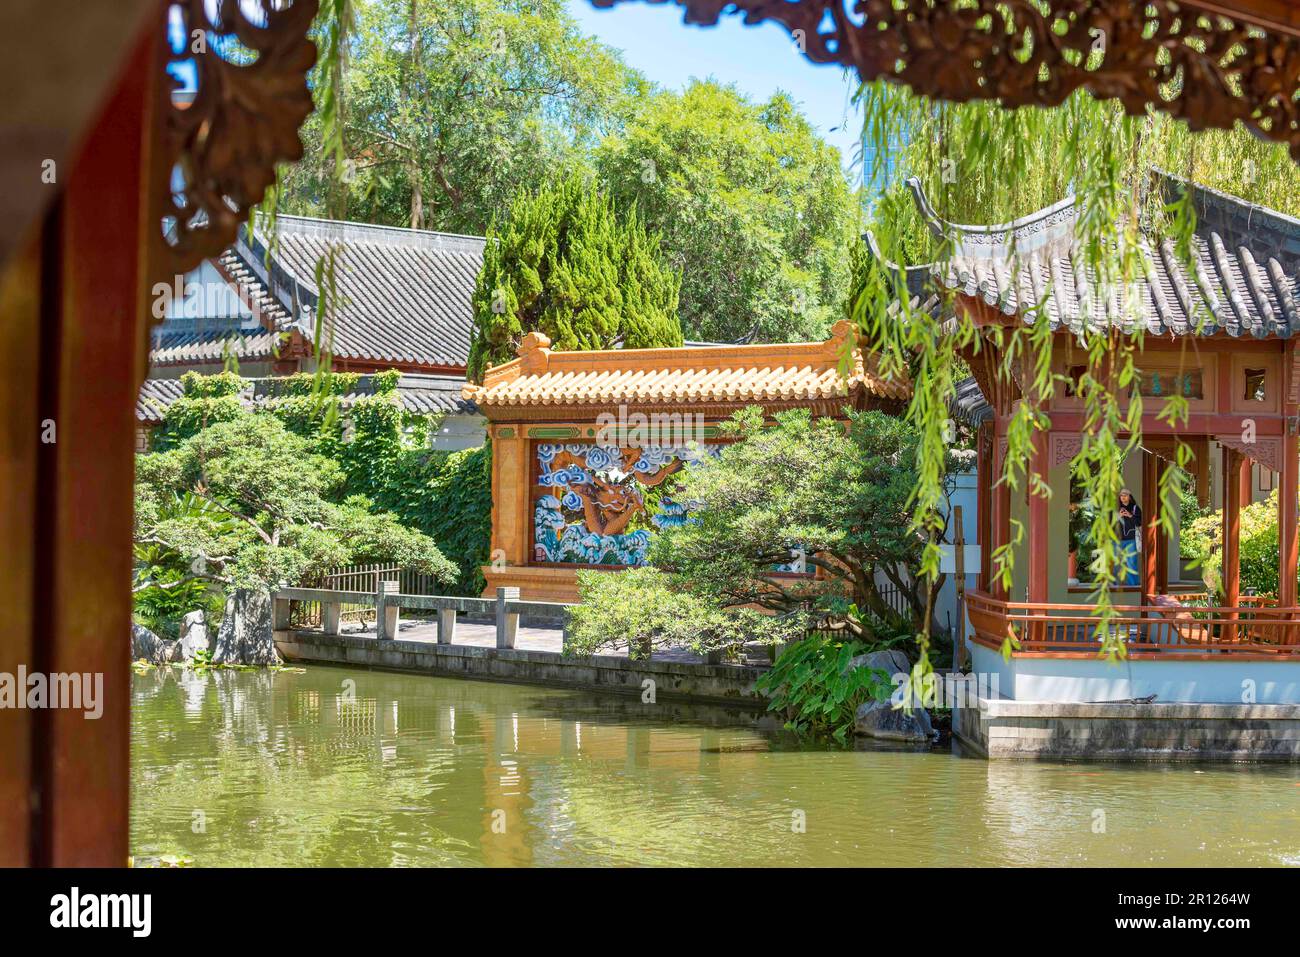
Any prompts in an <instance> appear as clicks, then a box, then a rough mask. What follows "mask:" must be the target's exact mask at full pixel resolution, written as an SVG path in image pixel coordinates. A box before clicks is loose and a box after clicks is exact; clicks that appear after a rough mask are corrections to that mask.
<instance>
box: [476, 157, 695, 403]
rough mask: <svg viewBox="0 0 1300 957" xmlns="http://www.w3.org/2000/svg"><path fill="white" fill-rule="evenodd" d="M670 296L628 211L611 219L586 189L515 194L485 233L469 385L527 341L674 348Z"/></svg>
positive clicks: (563, 346)
mask: <svg viewBox="0 0 1300 957" xmlns="http://www.w3.org/2000/svg"><path fill="white" fill-rule="evenodd" d="M680 287H681V277H680V276H679V275H678V274H677V273H676V272H674V271H673V270H672V269H671V268H669V267H668V266H666V265H665V264H664V262H663V260H662V258H661V257H660V253H659V241H658V239H657V238H656V237H654V236H652V235H650V234H649V233H647V232H646V230H645V228H644V227H643V226H642V225H641V223H640V220H639V219H638V218H637V216H636V213H635V211H631V212H629V213H627V214H626V215H623V216H620V215H618V214H617V213H616V212H615V210H614V208H613V206H612V205H611V204H610V202H609V200H608V199H607V198H605V197H604V196H603V195H602V194H601V193H600V192H599V191H598V190H597V189H596V188H595V187H594V185H593V184H592V183H591V182H589V181H587V180H586V179H583V178H580V177H571V178H568V179H565V180H562V181H559V182H556V183H553V184H551V185H549V186H546V187H543V188H542V189H540V190H538V191H537V192H535V193H527V194H524V195H522V196H520V197H519V198H518V199H517V200H516V201H515V203H514V206H513V207H512V209H511V211H510V215H509V217H508V218H507V219H506V220H505V221H504V222H502V223H499V224H494V225H493V227H492V228H491V229H490V230H489V231H488V243H487V248H486V250H485V251H484V255H483V269H482V271H481V272H480V273H479V277H478V285H477V287H476V288H475V290H474V341H473V343H472V345H471V346H470V354H469V377H470V379H471V380H472V381H475V382H481V381H482V380H483V373H484V371H485V370H487V369H488V368H490V367H491V366H494V365H498V364H500V363H502V362H508V361H509V360H511V359H513V358H514V357H515V349H516V348H517V347H518V345H519V341H520V340H521V339H522V338H523V337H524V336H525V335H527V334H528V333H529V332H533V331H538V332H541V333H543V334H544V335H546V336H547V337H549V338H550V340H551V347H552V348H554V349H557V350H577V349H611V348H615V347H617V346H619V345H621V346H622V347H623V348H627V349H644V348H652V347H655V346H680V345H681V344H682V331H681V326H680V325H679V324H678V321H677V294H678V290H679V289H680Z"/></svg>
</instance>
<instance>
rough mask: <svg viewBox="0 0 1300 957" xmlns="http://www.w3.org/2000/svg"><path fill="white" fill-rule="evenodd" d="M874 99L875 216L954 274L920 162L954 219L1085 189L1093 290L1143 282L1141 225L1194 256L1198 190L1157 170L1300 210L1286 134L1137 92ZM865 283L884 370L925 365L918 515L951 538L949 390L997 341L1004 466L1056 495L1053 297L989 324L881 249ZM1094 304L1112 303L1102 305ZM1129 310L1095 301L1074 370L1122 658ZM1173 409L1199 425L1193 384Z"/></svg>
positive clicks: (917, 252)
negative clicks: (1049, 472) (923, 293)
mask: <svg viewBox="0 0 1300 957" xmlns="http://www.w3.org/2000/svg"><path fill="white" fill-rule="evenodd" d="M860 101H861V102H862V103H863V105H864V113H865V121H864V130H863V135H864V138H865V139H866V140H867V141H870V142H874V143H878V144H890V145H896V146H897V148H896V149H894V150H892V151H888V150H880V151H878V154H877V164H876V166H875V168H874V169H873V170H871V171H870V174H871V175H872V177H873V178H874V179H876V180H877V181H883V180H885V179H886V177H887V178H888V182H885V185H884V191H883V194H882V196H881V198H880V200H879V201H878V202H877V203H876V205H875V208H874V211H873V220H874V222H873V225H872V231H873V233H874V235H875V237H876V240H877V241H878V243H879V247H880V251H881V253H882V255H883V256H884V257H885V258H886V259H888V260H891V261H892V262H895V263H902V264H911V263H917V262H931V261H936V262H937V263H938V264H939V265H938V266H937V267H936V269H935V272H936V273H937V274H943V273H945V272H946V270H947V269H948V268H949V266H950V265H951V263H950V260H951V259H952V256H953V243H952V237H951V236H950V235H944V236H941V237H934V236H932V235H930V233H929V231H928V227H927V226H926V225H925V223H924V222H923V221H922V218H921V217H920V215H919V214H918V212H917V211H916V209H915V206H914V204H913V203H912V201H911V197H909V196H908V195H907V191H906V186H905V179H906V178H907V177H910V176H916V177H917V178H919V179H920V181H921V183H922V184H923V186H924V187H925V189H926V192H927V195H928V196H929V197H930V198H931V200H932V202H933V205H934V207H935V210H936V211H937V214H938V215H939V216H940V217H941V218H942V219H944V220H946V221H948V222H954V223H963V222H965V223H970V222H974V223H998V222H1005V221H1008V220H1011V219H1014V218H1016V217H1019V216H1023V215H1025V214H1027V213H1029V212H1033V211H1035V210H1038V209H1041V208H1043V207H1045V206H1047V205H1049V204H1051V203H1055V202H1057V201H1058V200H1060V199H1062V198H1064V197H1065V196H1067V195H1069V194H1070V193H1071V192H1073V193H1074V195H1075V208H1076V211H1077V216H1076V219H1075V224H1074V246H1073V248H1072V250H1071V256H1072V259H1073V261H1074V263H1075V268H1076V270H1077V269H1081V268H1082V269H1085V270H1086V271H1087V272H1088V274H1089V276H1090V283H1089V285H1090V287H1091V288H1111V289H1118V288H1126V287H1128V286H1129V285H1130V284H1134V283H1140V282H1142V281H1144V279H1145V276H1146V274H1147V269H1148V264H1147V260H1146V255H1145V253H1144V250H1143V245H1142V243H1141V242H1140V236H1139V230H1140V229H1141V228H1143V227H1147V228H1153V229H1156V230H1159V231H1160V232H1161V233H1162V234H1164V235H1165V236H1168V237H1170V238H1171V239H1172V240H1173V244H1174V250H1175V254H1176V255H1177V256H1179V257H1180V258H1181V259H1183V260H1184V261H1185V262H1187V263H1191V261H1192V258H1193V253H1194V250H1193V244H1192V238H1193V235H1194V229H1195V209H1194V207H1193V203H1192V195H1191V193H1190V192H1189V191H1183V193H1182V195H1181V196H1179V197H1177V198H1175V200H1174V201H1173V202H1172V203H1167V202H1166V196H1165V195H1164V193H1163V192H1162V191H1161V190H1160V188H1159V187H1160V186H1161V184H1160V181H1159V179H1158V178H1157V177H1156V176H1155V175H1154V172H1153V171H1154V168H1155V167H1163V168H1165V169H1170V170H1173V171H1175V172H1178V173H1180V174H1184V175H1187V176H1190V177H1191V178H1192V179H1194V180H1199V181H1202V182H1206V183H1208V184H1210V185H1220V186H1224V187H1227V188H1231V189H1235V190H1238V191H1239V192H1240V194H1241V195H1243V196H1244V197H1245V198H1247V199H1254V200H1258V201H1262V202H1268V203H1272V204H1273V205H1275V206H1276V207H1277V208H1281V209H1292V208H1294V207H1295V205H1296V202H1297V200H1300V172H1298V171H1297V170H1296V168H1295V167H1294V165H1293V164H1291V163H1290V162H1289V161H1288V160H1287V159H1286V158H1285V155H1284V154H1285V151H1284V149H1283V148H1282V147H1279V146H1277V145H1275V144H1262V143H1260V142H1259V141H1257V140H1255V139H1254V138H1253V137H1251V136H1249V135H1248V134H1246V133H1245V132H1244V131H1242V130H1240V129H1237V130H1233V131H1232V132H1230V133H1226V134H1214V135H1210V136H1194V135H1192V134H1189V133H1188V132H1187V130H1186V127H1185V126H1184V125H1183V124H1181V123H1179V122H1176V121H1174V120H1172V119H1170V118H1168V117H1165V116H1163V115H1160V114H1155V113H1150V114H1148V115H1139V116H1128V115H1126V114H1125V113H1124V111H1123V108H1122V105H1121V104H1119V103H1117V102H1115V101H1098V100H1095V99H1093V98H1092V97H1091V96H1089V95H1087V94H1086V93H1083V92H1079V93H1075V94H1074V95H1072V96H1070V97H1069V98H1067V99H1066V101H1065V102H1064V103H1062V104H1061V105H1060V106H1059V107H1055V108H1051V109H1040V108H1022V109H1017V110H1007V109H1004V108H1002V106H1001V105H1000V104H998V103H997V102H995V101H989V102H970V103H962V104H948V103H935V102H932V101H930V100H928V99H926V98H924V97H919V96H916V95H915V94H913V93H911V92H910V91H907V90H905V89H902V88H900V87H896V86H893V85H891V84H887V83H873V84H864V85H863V87H862V88H861V91H860ZM886 164H887V165H886ZM1264 170H1269V171H1271V172H1272V173H1275V174H1276V176H1275V178H1274V179H1273V180H1272V181H1266V178H1265V177H1263V176H1261V175H1260V174H1261V172H1262V171H1264ZM1226 180H1232V182H1227V181H1226ZM1013 253H1014V251H1013ZM1195 268H1196V267H1195V266H1190V268H1189V271H1195ZM858 282H859V285H858V287H856V288H855V289H854V290H853V292H852V296H851V297H852V315H853V316H854V318H855V320H856V321H857V322H858V323H859V325H860V326H861V327H862V329H863V330H864V332H865V337H864V338H865V340H866V342H867V343H868V344H869V345H870V346H871V347H872V348H873V349H875V351H876V352H877V354H878V355H879V356H880V361H881V369H882V372H884V373H885V374H891V373H894V372H898V371H901V370H904V369H910V370H912V372H913V383H914V388H913V394H912V400H911V404H910V406H909V409H908V413H907V416H908V421H909V423H910V424H911V427H912V429H913V430H914V432H915V434H916V435H917V437H918V438H919V455H918V461H919V463H920V467H919V469H918V474H919V481H918V484H917V488H916V495H915V496H914V498H913V508H912V524H913V526H914V527H915V528H917V529H918V530H919V531H921V532H922V533H924V534H925V535H927V537H929V538H930V539H931V540H932V541H933V540H934V538H935V536H934V534H933V533H934V532H935V530H936V528H937V525H938V524H939V521H940V518H939V516H940V514H941V506H942V498H943V491H942V468H941V465H940V463H941V461H942V459H943V457H944V456H945V455H946V454H947V435H946V433H947V431H948V428H947V422H948V418H949V409H948V400H949V397H950V396H951V394H952V390H953V385H954V382H955V378H954V377H955V374H956V371H957V369H958V356H959V354H967V355H969V354H971V353H973V352H975V351H977V350H980V349H991V350H993V352H994V355H995V356H996V357H997V359H998V364H997V368H996V374H997V376H998V378H999V379H1001V380H1002V381H1009V380H1010V379H1011V377H1012V369H1013V368H1015V369H1017V370H1019V371H1020V372H1023V375H1022V376H1021V377H1020V379H1019V381H1018V385H1019V386H1020V391H1021V392H1022V394H1023V395H1024V396H1025V399H1026V400H1025V401H1022V402H1020V403H1018V404H1017V406H1016V408H1015V411H1014V412H1013V413H1012V415H1011V417H1010V420H1009V421H1008V423H1007V427H1006V436H1007V453H1006V455H1005V458H1004V463H1005V464H1004V467H1003V474H1002V475H1001V476H997V477H996V480H997V481H998V482H1000V483H1004V484H1005V485H1007V486H1008V487H1009V488H1010V489H1011V490H1012V493H1013V494H1018V495H1024V494H1029V495H1033V496H1043V497H1047V496H1050V495H1051V491H1052V490H1051V489H1050V488H1049V487H1048V486H1047V484H1046V476H1043V475H1036V474H1034V473H1033V471H1032V469H1031V468H1030V467H1029V462H1030V453H1031V449H1032V448H1033V446H1034V443H1035V435H1036V434H1037V433H1039V432H1041V431H1043V430H1045V429H1047V428H1049V427H1050V420H1049V417H1048V415H1047V413H1046V411H1045V410H1046V408H1047V404H1048V403H1049V402H1050V401H1051V400H1052V398H1053V396H1054V395H1057V394H1059V392H1058V390H1061V389H1063V388H1064V386H1065V384H1066V383H1065V377H1064V376H1063V375H1062V374H1061V373H1059V372H1056V371H1054V369H1053V365H1052V361H1051V360H1052V348H1053V342H1054V338H1055V336H1054V333H1053V330H1052V328H1051V324H1050V319H1049V311H1048V309H1046V308H1042V309H1039V310H1038V311H1037V312H1036V313H1033V314H1029V315H1027V316H1026V319H1027V320H1028V322H1027V324H1025V325H1021V324H1016V325H1015V326H1014V327H1007V328H999V329H980V328H977V327H976V326H975V324H974V322H973V321H972V319H971V317H970V316H969V315H968V314H966V313H964V312H958V314H957V315H956V317H955V318H950V314H951V310H937V311H930V310H922V309H917V308H915V307H914V306H913V305H912V304H911V302H910V297H909V295H908V293H907V290H906V288H905V286H904V280H903V276H902V274H901V272H900V271H898V270H893V269H888V268H882V267H881V266H880V265H879V264H877V265H876V266H873V268H869V269H867V270H865V271H863V272H862V273H861V274H860V275H859V276H858ZM1049 294H1050V290H1049ZM1129 298H1130V301H1133V299H1134V298H1135V297H1129ZM1094 308H1095V310H1096V311H1097V312H1098V313H1100V311H1101V307H1100V306H1096V307H1094ZM1097 318H1098V319H1100V318H1101V317H1100V315H1099V316H1098V317H1097ZM1120 318H1121V319H1122V322H1119V323H1111V322H1110V321H1109V319H1106V320H1105V321H1094V319H1093V317H1091V316H1088V317H1085V318H1084V319H1083V321H1081V322H1079V323H1078V327H1079V332H1078V335H1077V337H1076V338H1075V341H1074V348H1075V350H1077V351H1076V353H1075V354H1076V355H1078V354H1082V355H1084V356H1086V362H1087V365H1086V368H1085V371H1084V372H1083V374H1082V375H1081V377H1080V378H1079V380H1078V382H1077V383H1074V384H1073V385H1074V388H1075V390H1076V392H1075V394H1076V395H1077V396H1078V397H1079V399H1080V400H1081V404H1082V406H1083V409H1082V415H1083V418H1084V420H1085V421H1086V422H1087V423H1088V428H1087V429H1085V430H1084V432H1083V442H1082V447H1081V449H1080V451H1079V453H1078V454H1077V455H1076V456H1075V458H1074V460H1073V462H1072V463H1071V464H1072V470H1073V474H1074V475H1076V476H1077V477H1078V478H1079V480H1080V482H1081V483H1082V486H1083V489H1084V493H1085V494H1084V496H1083V497H1084V499H1086V500H1087V501H1088V502H1090V503H1091V505H1092V507H1093V513H1092V515H1093V521H1092V526H1091V529H1090V531H1089V540H1090V542H1091V544H1092V547H1093V558H1092V567H1091V571H1092V578H1093V583H1094V586H1095V590H1094V592H1093V594H1092V601H1093V603H1094V605H1095V606H1096V609H1097V616H1098V619H1099V621H1098V632H1099V633H1100V634H1101V635H1103V636H1105V637H1104V640H1103V647H1102V654H1103V655H1104V656H1106V657H1108V658H1112V659H1115V658H1121V657H1123V656H1124V655H1125V653H1126V652H1125V647H1124V644H1123V642H1122V641H1120V640H1119V638H1118V635H1119V634H1120V631H1121V630H1120V629H1115V628H1111V627H1109V621H1110V619H1111V618H1113V617H1114V615H1115V614H1116V612H1115V609H1114V606H1113V604H1112V602H1111V597H1110V586H1112V585H1113V584H1114V583H1115V582H1116V580H1117V579H1118V576H1119V574H1120V566H1119V561H1118V558H1117V550H1116V547H1115V546H1116V531H1115V523H1114V522H1113V520H1112V517H1113V516H1114V514H1115V511H1116V503H1117V501H1118V497H1119V491H1120V487H1121V485H1122V483H1123V463H1124V460H1125V458H1126V457H1127V456H1128V455H1130V454H1132V453H1134V452H1135V451H1136V450H1138V449H1140V448H1141V446H1142V415H1143V412H1144V409H1143V405H1144V403H1143V400H1142V397H1141V396H1136V395H1135V396H1133V397H1132V398H1131V400H1130V398H1129V392H1130V388H1129V386H1130V385H1131V384H1132V383H1133V382H1134V380H1135V379H1136V378H1137V376H1138V375H1139V372H1140V366H1141V355H1142V349H1143V341H1144V335H1145V330H1146V323H1145V322H1143V321H1140V320H1141V317H1139V316H1122V317H1120ZM1205 318H1206V317H1205V316H1204V315H1202V316H1200V317H1198V321H1203V320H1204V319H1205ZM1017 374H1019V372H1018V373H1017ZM1156 414H1157V415H1158V417H1159V418H1160V419H1161V420H1162V421H1164V422H1165V423H1167V424H1168V425H1169V426H1171V427H1172V428H1173V431H1175V432H1177V431H1178V430H1179V428H1180V427H1182V426H1185V424H1186V421H1187V417H1188V406H1187V402H1186V400H1185V399H1183V398H1182V397H1180V396H1176V395H1171V396H1168V397H1165V398H1164V399H1163V400H1162V406H1161V408H1159V409H1158V410H1157V413H1156ZM1190 459H1191V451H1190V449H1189V448H1188V447H1187V446H1186V445H1185V444H1182V443H1180V444H1179V447H1178V448H1177V449H1176V453H1175V460H1176V464H1177V465H1178V466H1180V468H1185V467H1186V466H1187V465H1188V463H1189V462H1190ZM1180 481H1181V472H1180V469H1169V470H1166V472H1165V478H1164V479H1163V480H1162V483H1161V487H1160V489H1159V496H1160V504H1161V508H1160V509H1159V510H1158V512H1156V514H1159V515H1160V516H1162V519H1161V521H1162V522H1167V521H1168V518H1167V516H1169V515H1172V514H1173V509H1174V507H1175V504H1176V502H1177V499H1178V496H1179V494H1180V491H1181V487H1180ZM1148 507H1150V503H1148ZM1023 533H1024V530H1023V526H1022V525H1021V523H1019V522H1016V521H1013V523H1012V541H1011V542H1009V543H1007V544H1006V545H1004V546H1002V547H1001V548H999V549H998V550H997V551H996V552H995V553H994V554H993V555H992V556H991V557H992V562H993V568H994V574H995V576H996V578H997V580H998V582H999V584H1001V585H1002V586H1004V587H1010V585H1011V583H1012V581H1013V561H1014V557H1015V549H1016V548H1017V547H1018V546H1019V545H1021V544H1022V542H1023ZM938 563H939V552H938V549H937V548H935V547H927V549H926V553H925V556H924V558H923V562H922V572H923V573H924V574H925V575H926V576H933V575H935V574H937V572H938ZM1013 644H1014V642H1010V643H1009V644H1008V646H1007V649H1005V650H1010V647H1011V646H1012V645H1013Z"/></svg>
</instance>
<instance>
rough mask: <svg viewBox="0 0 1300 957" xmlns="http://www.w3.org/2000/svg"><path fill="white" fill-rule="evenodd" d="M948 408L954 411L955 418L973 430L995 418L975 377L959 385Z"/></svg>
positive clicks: (991, 407)
mask: <svg viewBox="0 0 1300 957" xmlns="http://www.w3.org/2000/svg"><path fill="white" fill-rule="evenodd" d="M948 407H949V409H951V411H952V415H953V418H955V419H957V420H958V421H960V422H964V423H965V424H966V425H968V426H970V427H971V428H973V429H977V428H979V427H980V426H981V425H982V424H983V423H985V422H987V421H988V420H989V419H991V418H993V406H991V405H989V403H988V401H987V400H986V399H985V398H984V393H983V392H981V391H980V387H979V383H978V382H976V381H975V377H974V376H970V377H968V378H965V379H962V380H961V381H960V382H958V383H957V386H956V388H955V389H954V390H953V396H952V399H951V401H950V402H949V403H948Z"/></svg>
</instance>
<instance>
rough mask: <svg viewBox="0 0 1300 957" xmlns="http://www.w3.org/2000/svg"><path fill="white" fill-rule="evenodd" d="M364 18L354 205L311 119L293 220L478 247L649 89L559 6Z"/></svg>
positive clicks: (463, 7) (355, 85) (348, 88)
mask: <svg viewBox="0 0 1300 957" xmlns="http://www.w3.org/2000/svg"><path fill="white" fill-rule="evenodd" d="M356 14H357V26H356V29H355V31H353V33H352V38H351V41H350V44H349V49H348V51H347V52H348V62H347V66H346V69H345V70H344V79H343V83H342V90H341V94H342V102H343V104H345V110H344V129H343V134H344V135H343V141H344V150H345V152H346V156H347V160H348V162H347V163H346V164H345V166H346V170H345V172H346V174H347V175H346V178H347V180H348V183H347V184H346V196H345V203H341V202H338V201H333V202H331V196H330V191H331V174H332V173H333V172H334V158H333V157H332V156H329V155H327V152H328V151H327V150H326V149H325V147H324V144H323V143H322V126H321V120H320V119H319V117H316V116H314V117H313V118H312V119H311V120H310V121H309V122H308V125H307V126H306V127H305V128H304V131H303V140H304V143H306V145H307V153H306V156H305V158H304V160H303V162H302V163H300V164H298V166H297V167H295V168H294V169H293V170H291V171H289V173H288V176H287V179H286V190H285V196H284V206H283V208H284V209H285V211H288V212H296V213H306V214H309V215H320V214H323V213H325V212H326V211H327V210H332V213H331V214H332V215H336V216H344V215H346V217H347V218H350V219H357V220H360V221H363V222H373V223H385V224H388V225H395V226H413V227H419V228H426V229H440V230H446V231H450V232H459V233H471V234H475V235H481V234H482V233H483V232H484V231H485V230H486V228H487V226H488V224H489V223H490V222H491V220H492V218H493V217H494V216H497V215H499V214H501V213H503V212H504V211H505V210H506V208H507V206H508V203H509V200H510V199H511V197H513V195H514V194H515V193H516V192H517V191H518V190H519V189H521V188H536V187H537V186H539V185H540V184H541V183H542V182H544V181H545V179H546V178H547V176H549V175H551V173H552V172H553V171H554V170H555V169H557V168H568V167H573V166H575V165H581V164H582V163H583V162H584V156H585V154H586V152H587V151H588V150H589V148H590V147H591V145H592V144H593V143H594V142H595V140H596V139H597V138H598V137H599V136H601V135H603V134H604V133H606V132H608V131H610V130H612V129H615V128H617V127H618V126H619V125H620V124H621V123H622V122H623V120H624V118H625V116H626V115H627V112H628V111H629V110H630V108H631V107H632V105H633V104H634V103H635V101H636V97H637V96H639V95H640V94H641V93H642V92H643V91H644V88H645V81H644V80H643V79H642V78H641V77H640V76H639V75H638V74H636V73H635V72H634V71H632V70H630V69H628V67H626V66H625V65H624V64H623V62H622V61H621V59H620V58H619V56H618V54H617V53H616V52H615V51H613V50H612V49H610V48H609V47H607V46H605V45H603V44H601V43H600V42H599V41H597V40H596V39H594V38H591V37H587V36H583V35H582V33H581V32H580V31H579V30H578V28H577V25H576V24H575V22H574V21H573V19H572V18H571V17H570V16H569V15H568V14H567V13H566V11H565V8H564V3H563V2H562V0H370V2H366V3H360V4H357V9H356ZM344 206H345V207H346V208H343V207H344Z"/></svg>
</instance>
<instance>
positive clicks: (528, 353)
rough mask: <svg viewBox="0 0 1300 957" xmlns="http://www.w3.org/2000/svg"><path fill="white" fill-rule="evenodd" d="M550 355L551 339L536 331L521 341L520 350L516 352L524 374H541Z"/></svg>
mask: <svg viewBox="0 0 1300 957" xmlns="http://www.w3.org/2000/svg"><path fill="white" fill-rule="evenodd" d="M550 354H551V340H550V338H549V337H548V336H546V335H544V334H542V333H540V332H538V331H536V330H533V331H532V332H530V333H528V335H526V336H524V337H523V339H521V340H519V348H518V349H516V350H515V355H516V356H518V357H519V359H520V365H521V366H522V367H523V371H524V372H540V371H542V370H543V369H545V368H546V365H547V361H548V357H549V356H550Z"/></svg>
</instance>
